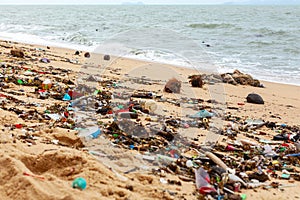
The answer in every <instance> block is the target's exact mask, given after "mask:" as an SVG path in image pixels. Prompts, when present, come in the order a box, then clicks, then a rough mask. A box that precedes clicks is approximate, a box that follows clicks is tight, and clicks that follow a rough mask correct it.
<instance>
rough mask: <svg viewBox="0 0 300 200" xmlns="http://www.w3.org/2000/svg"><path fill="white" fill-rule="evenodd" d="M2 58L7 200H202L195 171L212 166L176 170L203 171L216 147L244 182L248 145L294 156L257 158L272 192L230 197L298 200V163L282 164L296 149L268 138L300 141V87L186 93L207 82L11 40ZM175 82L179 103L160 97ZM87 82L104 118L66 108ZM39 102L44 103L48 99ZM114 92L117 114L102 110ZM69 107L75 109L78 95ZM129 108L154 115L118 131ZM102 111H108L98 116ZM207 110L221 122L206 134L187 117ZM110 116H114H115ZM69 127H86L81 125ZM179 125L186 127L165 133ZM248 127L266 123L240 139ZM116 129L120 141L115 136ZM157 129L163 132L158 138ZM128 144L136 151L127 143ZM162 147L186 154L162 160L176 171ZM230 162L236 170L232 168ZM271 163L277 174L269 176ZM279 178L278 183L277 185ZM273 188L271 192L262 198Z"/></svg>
mask: <svg viewBox="0 0 300 200" xmlns="http://www.w3.org/2000/svg"><path fill="white" fill-rule="evenodd" d="M12 49H19V50H20V51H21V52H23V53H24V55H23V56H20V57H18V56H13V55H12V53H11V50H12ZM0 52H1V54H0V63H1V69H0V70H1V71H0V72H1V74H2V76H1V82H0V84H1V91H0V100H1V107H0V109H1V112H0V130H1V134H0V154H1V157H0V159H1V161H0V163H1V165H0V183H1V187H0V196H1V199H3V200H8V199H44V200H46V199H49V200H50V199H51V200H52V199H61V200H71V199H74V200H75V199H124V200H125V199H132V200H133V199H201V197H200V193H199V192H198V190H197V188H196V184H195V176H194V169H197V168H199V167H204V168H209V167H210V166H211V161H209V165H208V164H207V163H206V162H208V161H206V162H204V161H203V160H202V161H201V162H202V164H200V162H196V161H195V162H194V163H193V166H192V167H186V166H181V165H180V163H186V162H187V160H193V159H194V160H197V159H196V158H197V156H200V154H199V152H200V150H201V145H203V143H204V142H205V141H212V142H217V145H216V146H215V147H214V148H213V149H212V150H211V151H212V152H214V153H215V154H216V155H218V156H219V157H220V158H221V159H222V160H223V162H225V163H226V164H227V165H228V166H229V167H230V168H234V169H236V170H237V171H238V172H242V171H247V174H251V173H253V172H257V171H258V169H257V166H255V167H253V168H252V169H249V170H242V168H243V166H244V165H246V164H244V163H243V162H244V161H241V159H240V158H241V157H243V155H242V153H243V152H246V151H249V152H250V153H249V157H250V158H249V160H254V163H255V162H258V160H259V158H260V157H259V156H258V155H255V153H253V152H256V151H255V150H253V149H255V148H252V147H249V145H248V146H247V145H240V144H237V143H235V141H240V140H242V139H247V140H250V141H252V143H256V144H257V146H256V145H252V146H256V147H257V149H260V150H259V151H261V152H264V149H263V146H265V145H267V144H269V145H271V146H272V147H273V150H275V149H276V150H277V149H279V148H281V147H282V144H287V147H286V146H285V150H283V152H277V151H276V153H278V154H279V156H277V157H276V158H274V157H271V158H269V157H268V158H267V156H266V155H265V154H264V153H261V154H260V156H262V157H266V158H264V159H263V158H261V159H262V160H263V161H260V162H262V163H263V165H262V171H263V173H264V174H267V176H268V177H269V180H267V181H265V182H264V183H266V184H265V188H263V187H264V186H260V187H257V188H254V189H253V188H248V189H247V188H246V187H243V186H241V190H238V191H236V192H235V194H237V196H240V194H246V195H247V199H264V200H267V199H298V198H300V195H299V191H298V190H299V186H300V185H299V180H300V179H299V172H300V171H299V170H300V169H299V163H300V162H299V157H293V159H292V158H284V156H285V155H287V154H289V153H296V152H297V150H294V149H293V148H295V146H294V144H295V142H293V141H291V140H289V141H283V140H282V141H275V140H274V139H273V137H274V136H275V135H278V134H279V133H287V134H297V131H298V134H299V128H300V123H299V119H300V101H299V100H300V87H299V86H294V85H288V84H279V83H271V82H265V81H261V84H262V85H263V86H264V87H253V86H249V85H240V84H238V85H232V84H228V83H223V82H219V81H218V80H219V79H217V78H216V79H215V80H214V79H213V80H209V81H205V80H204V82H205V83H204V85H203V87H202V88H197V87H192V86H191V84H190V83H189V78H188V77H189V76H191V75H194V74H197V75H199V74H202V72H199V71H198V70H197V69H189V68H181V67H177V66H171V65H167V64H162V63H155V62H146V61H141V60H133V59H128V58H122V57H113V56H110V58H109V59H104V57H103V55H96V54H93V53H90V57H88V56H87V55H86V56H85V53H86V52H81V51H79V52H77V53H75V52H76V50H72V49H62V48H58V47H45V46H38V45H30V44H21V43H15V42H11V41H0ZM76 54H77V55H76ZM206 73H207V72H206ZM202 75H203V74H202ZM208 77H209V76H208ZM172 78H176V79H177V80H179V81H181V88H180V93H178V94H177V93H167V92H165V91H164V87H165V84H166V83H167V82H168V80H170V79H172ZM46 79H50V80H51V84H49V85H48V86H45V85H44V86H43V85H42V84H43V82H44V81H45V80H46ZM87 79H88V80H87ZM80 81H83V83H84V85H88V86H89V87H88V89H89V88H92V89H93V90H92V91H88V89H87V91H86V90H85V91H86V93H85V94H84V93H83V92H82V96H81V97H80V98H83V97H85V96H89V97H90V96H91V94H93V93H94V92H95V89H94V88H96V93H94V94H95V96H97V95H99V98H100V97H101V98H103V99H101V100H99V101H101V103H103V106H102V107H101V109H102V110H96V111H95V107H97V106H96V104H95V102H94V101H91V103H88V104H87V105H85V106H81V105H80V102H79V103H78V104H79V105H80V106H78V109H79V110H80V109H81V110H80V111H77V110H76V109H77V107H75V106H73V107H72V108H70V102H71V101H70V99H65V100H63V99H64V98H65V94H66V93H68V91H70V90H71V91H73V95H74V93H75V92H74V91H79V89H78V85H77V83H78V82H80ZM47 87H48V88H47ZM44 93H47V94H46V95H45V96H43V95H44ZM79 93H80V92H79ZM109 93H112V94H113V98H112V99H109V104H111V105H107V102H106V99H105V98H106V96H105V95H108V94H109ZM149 93H151V96H150V97H149V98H148V97H147V98H138V97H132V95H133V94H139V95H140V96H141V95H144V97H145V95H147V94H149ZM250 93H256V94H259V95H260V96H261V97H262V98H263V100H264V104H253V103H248V102H247V100H246V97H247V95H248V94H250ZM100 94H101V95H100ZM71 98H73V100H76V99H75V97H74V96H71ZM80 98H79V99H80ZM134 101H135V102H138V103H139V105H141V107H143V106H144V107H146V108H147V109H148V112H150V113H147V112H142V111H143V108H142V110H141V111H139V112H137V118H133V117H132V118H133V119H127V120H128V121H125V120H123V118H122V117H120V116H121V114H120V113H122V112H123V111H120V110H122V109H124V110H126V109H127V107H128V106H129V105H128V104H129V103H132V102H134ZM96 103H98V104H99V102H96ZM98 104H97V105H98ZM147 105H148V107H147ZM151 105H153V106H154V108H153V109H152V108H151ZM106 106H111V107H112V109H111V110H110V109H108V111H107V112H105V113H103V112H104V111H103V109H105V108H107V107H106ZM126 106H127V107H126ZM82 107H84V108H82ZM98 107H100V106H98ZM96 109H97V108H96ZM204 109H205V110H207V111H209V112H210V113H214V116H213V117H212V118H211V119H208V122H207V124H206V121H205V120H206V119H205V120H204V121H203V119H195V118H191V116H193V115H195V114H196V113H197V112H198V111H200V110H204ZM149 110H150V111H149ZM98 111H99V112H98ZM97 112H98V113H97ZM101 112H102V113H101ZM126 112H127V110H126ZM96 113H97V114H96ZM113 113H118V114H117V117H116V116H114V114H113ZM51 114H52V115H51ZM56 117H58V119H56ZM74 117H79V118H80V119H79V118H78V119H76V120H74ZM85 118H86V119H85ZM127 118H128V116H127ZM207 118H208V117H207ZM172 119H177V120H178V121H180V123H181V124H183V125H182V126H181V125H178V126H176V125H171V124H172V123H171V122H170V123H167V122H166V121H167V120H169V121H172ZM247 119H248V122H249V119H250V121H251V120H252V121H253V120H260V122H259V123H258V124H261V126H260V125H257V124H252V126H254V128H249V127H246V128H245V125H247ZM120 121H121V122H125V124H124V123H123V124H122V123H121V122H120ZM174 121H176V120H173V123H175V122H174ZM178 121H176V123H177V122H178ZM114 122H116V124H118V126H119V127H121V130H118V131H117V129H116V128H115V127H113V125H112V124H114ZM271 122H272V123H271ZM88 123H92V124H93V126H97V127H99V129H100V131H101V134H100V135H97V136H95V137H94V138H89V139H87V138H86V137H79V135H80V130H81V129H80V128H84V127H83V126H84V125H87V124H88ZM249 123H250V122H249ZM195 124H196V125H195ZM131 125H132V126H133V127H130V126H131ZM122 126H123V128H122ZM127 126H129V127H127ZM146 126H147V129H146V130H148V128H149V127H151V128H152V129H151V128H149V130H152V131H149V132H147V133H145V135H142V133H144V132H143V131H144V129H142V128H141V129H142V130H143V131H139V129H137V128H136V127H146ZM206 126H208V127H217V128H219V130H222V131H223V132H222V134H214V133H211V131H210V130H209V129H207V128H205V127H206ZM249 126H251V125H249ZM255 126H258V127H255ZM236 127H238V128H236ZM133 130H134V131H133ZM153 130H163V131H161V132H160V133H159V134H160V135H158V134H157V133H156V132H154V131H153ZM212 130H214V129H212ZM131 131H132V133H131ZM133 132H134V133H133ZM140 133H141V135H139V134H140ZM122 134H123V135H122ZM131 134H132V135H133V136H132V135H131ZM135 134H136V135H135ZM120 135H122V137H121V136H120ZM169 137H172V138H171V139H169ZM173 137H174V138H173ZM136 138H138V139H136ZM147 138H152V139H151V140H147ZM129 139H131V140H132V141H134V142H131V143H130V142H128V140H129ZM116 140H118V141H116ZM131 140H130V141H131ZM173 140H174V141H175V140H176V142H173ZM150 143H151V144H150ZM166 143H168V144H170V146H172V148H173V150H174V151H175V152H177V153H175V154H178V155H180V156H179V157H176V156H174V155H173V154H172V156H173V157H172V156H170V155H171V154H165V155H164V156H167V157H168V158H170V157H172V159H171V160H173V161H174V162H173V163H176V164H175V170H173V169H174V168H172V167H171V166H173V165H174V164H173V165H172V164H170V163H168V164H165V163H164V162H158V163H156V161H153V159H154V158H157V156H158V155H162V154H163V153H165V152H167V151H168V152H171V151H170V146H167V147H166V146H165V144H166ZM228 144H231V145H233V146H234V145H235V146H236V147H238V148H239V149H240V150H239V151H229V150H224V149H222V148H221V145H225V147H226V145H228ZM130 145H133V146H132V147H131V146H130ZM151 145H152V146H151ZM153 146H155V147H157V148H158V149H161V150H159V151H154V150H153V151H152V150H151V151H152V152H154V153H151V154H150V153H149V152H151V151H150V150H149V149H151V148H152V147H153ZM246 146H247V148H248V147H249V148H248V149H247V148H246ZM250 146H251V145H250ZM258 146H260V147H258ZM168 148H169V149H168ZM172 148H171V150H172ZM251 148H252V150H251ZM289 148H290V149H289ZM166 149H168V150H166ZM265 151H266V150H265ZM298 152H299V151H298ZM247 155H248V154H247ZM250 155H251V156H250ZM143 156H144V157H143ZM147 156H148V157H147ZM254 157H257V158H254ZM234 158H235V159H234ZM244 158H245V156H244ZM165 159H166V160H167V158H165ZM178 159H179V160H181V161H178ZM245 159H246V158H245ZM256 159H258V160H256ZM162 160H163V159H162ZM200 160H201V159H200ZM204 160H205V159H204ZM233 160H235V162H236V163H240V165H239V164H233V162H232V161H233ZM275 161H276V162H275ZM268 163H273V165H272V166H273V167H274V169H273V168H272V167H271V165H268ZM254 165H255V164H254ZM276 165H278V166H276ZM268 167H269V168H268ZM275 168H276V169H275ZM288 168H289V169H290V170H288V171H289V172H288V173H289V174H290V175H291V177H290V178H287V179H285V178H281V177H282V174H283V172H282V171H283V170H285V169H288ZM272 172H274V173H275V174H277V175H278V177H277V178H276V177H272V176H271V174H272ZM237 174H238V173H237ZM77 177H83V178H84V179H85V180H86V182H87V187H86V189H84V190H80V189H78V188H72V182H73V180H74V179H75V178H77ZM297 177H298V180H297ZM248 182H250V180H249V181H248ZM272 182H273V187H274V188H268V187H266V186H270V185H272ZM274 182H275V183H274ZM228 184H229V183H228ZM276 184H277V186H274V185H276ZM229 185H232V184H229ZM229 199H230V198H229Z"/></svg>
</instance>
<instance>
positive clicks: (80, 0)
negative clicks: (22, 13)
mask: <svg viewBox="0 0 300 200" xmlns="http://www.w3.org/2000/svg"><path fill="white" fill-rule="evenodd" d="M138 1H142V2H144V3H146V4H219V3H224V2H229V1H230V2H242V1H244V0H0V4H121V3H122V2H138Z"/></svg>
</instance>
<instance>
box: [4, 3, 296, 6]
mask: <svg viewBox="0 0 300 200" xmlns="http://www.w3.org/2000/svg"><path fill="white" fill-rule="evenodd" d="M75 5H76V6H77V5H81V6H88V5H107V6H198V5H214V6H215V5H221V6H222V5H225V6H251V5H254V6H279V5H293V6H295V5H300V4H243V3H234V4H231V3H226V2H225V3H214V4H213V3H202V4H145V3H144V4H122V3H119V4H105V3H87V4H84V3H74V4H73V3H67V4H51V3H41V4H39V3H36V4H26V3H25V4H23V3H22V4H20V3H15V4H13V3H4V4H1V3H0V6H75Z"/></svg>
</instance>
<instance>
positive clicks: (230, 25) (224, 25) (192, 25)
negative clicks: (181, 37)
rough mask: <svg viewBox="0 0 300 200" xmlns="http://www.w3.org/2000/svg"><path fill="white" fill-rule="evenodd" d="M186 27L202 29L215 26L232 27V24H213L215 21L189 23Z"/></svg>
mask: <svg viewBox="0 0 300 200" xmlns="http://www.w3.org/2000/svg"><path fill="white" fill-rule="evenodd" d="M187 27H190V28H200V29H201V28H203V29H215V28H232V27H234V25H233V24H226V23H221V24H215V23H212V24H210V23H200V24H189V25H187Z"/></svg>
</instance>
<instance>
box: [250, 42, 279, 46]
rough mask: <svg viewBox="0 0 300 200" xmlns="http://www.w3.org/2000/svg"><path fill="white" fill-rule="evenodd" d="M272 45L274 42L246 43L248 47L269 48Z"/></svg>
mask: <svg viewBox="0 0 300 200" xmlns="http://www.w3.org/2000/svg"><path fill="white" fill-rule="evenodd" d="M272 44H274V42H266V41H251V42H249V43H248V45H254V46H259V47H261V46H270V45H272Z"/></svg>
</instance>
